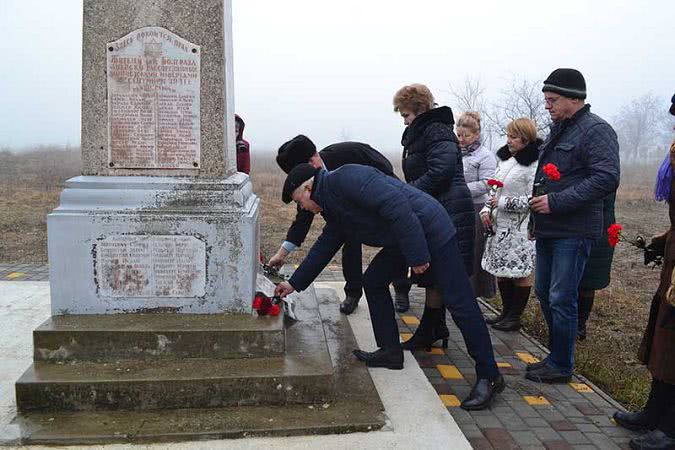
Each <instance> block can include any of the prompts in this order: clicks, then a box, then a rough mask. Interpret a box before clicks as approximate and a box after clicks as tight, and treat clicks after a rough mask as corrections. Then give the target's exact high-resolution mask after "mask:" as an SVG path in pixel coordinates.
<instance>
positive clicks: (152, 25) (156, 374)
mask: <svg viewBox="0 0 675 450" xmlns="http://www.w3.org/2000/svg"><path fill="white" fill-rule="evenodd" d="M230 2H231V0H84V21H83V70H82V175H81V176H78V177H75V178H72V179H70V180H68V181H67V182H66V186H65V189H64V191H63V193H62V195H61V202H60V205H59V206H58V207H57V208H56V209H55V210H54V211H53V212H52V213H51V214H50V215H49V217H48V237H49V264H50V285H51V312H52V316H51V318H50V319H48V320H47V321H46V322H45V323H43V324H42V325H41V326H40V327H39V328H38V329H36V330H35V331H34V333H33V344H34V362H33V364H32V365H31V367H29V368H28V369H27V370H26V372H25V373H24V374H23V375H22V377H21V378H20V379H19V380H18V381H17V382H16V401H17V410H18V412H19V416H18V423H19V424H20V426H21V429H22V433H23V436H22V442H24V443H51V444H55V443H56V444H58V443H93V442H111V441H117V442H119V441H124V442H126V441H144V440H179V439H193V438H205V437H210V438H214V437H241V436H247V435H255V434H271V433H278V434H297V433H307V432H313V433H319V432H323V433H326V432H334V431H339V432H345V431H357V430H366V429H377V428H379V427H381V426H382V425H383V423H384V421H383V417H382V414H381V412H382V405H381V403H380V402H379V398H378V397H377V395H376V393H375V391H374V389H373V385H372V381H371V380H370V377H369V376H368V373H367V371H366V370H365V368H363V367H361V366H359V367H358V368H350V370H349V371H346V372H345V370H343V369H339V368H338V369H337V371H336V370H334V365H336V366H339V364H342V365H344V364H346V361H351V358H349V357H348V356H346V354H345V352H348V351H350V350H351V348H348V347H345V346H344V345H338V344H339V343H340V342H341V341H340V340H339V339H338V334H340V335H341V336H343V337H341V339H342V340H345V339H346V342H347V343H348V346H351V347H353V345H354V344H353V335H352V334H351V330H350V329H349V326H348V324H347V322H346V321H344V320H343V319H341V318H340V317H339V314H337V313H335V311H336V309H335V308H332V313H335V314H337V317H333V319H332V320H333V322H335V323H332V324H330V326H329V328H324V322H325V321H327V320H328V319H327V316H326V317H322V315H321V314H320V312H319V304H318V303H317V300H316V297H315V296H314V292H313V291H312V290H309V291H306V292H305V293H303V294H302V295H301V298H300V299H299V300H300V301H299V302H298V303H299V304H300V305H301V306H300V307H299V309H298V311H297V313H298V316H299V317H300V322H299V323H298V324H296V325H294V326H292V327H289V328H287V327H286V326H285V324H284V319H283V317H282V316H276V317H256V316H255V315H253V314H252V299H253V296H254V292H255V289H256V284H257V283H260V282H262V281H264V280H262V279H258V275H257V274H258V266H259V260H258V258H259V256H258V255H259V243H258V232H259V231H258V219H259V200H258V198H257V197H256V196H255V194H254V193H253V190H252V186H251V182H250V180H249V178H248V176H247V175H245V174H242V173H237V172H236V162H235V157H236V150H235V145H234V130H235V128H234V109H233V83H232V78H233V77H232V36H231V30H232V24H231V22H232V19H231V4H230ZM333 306H334V305H333ZM331 336H332V337H331ZM350 339H351V340H350ZM329 348H332V350H329ZM340 361H341V363H340ZM336 380H338V382H337V383H336ZM339 380H342V382H339ZM347 381H348V382H347ZM339 385H345V386H349V388H348V389H349V391H348V392H346V393H344V392H342V393H341V392H340V390H339V389H338V390H336V386H339ZM308 404H309V405H313V404H317V405H323V408H315V410H316V412H315V413H314V414H312V415H310V416H308V415H307V411H308V409H307V405H308ZM326 405H328V406H330V408H329V407H328V406H326ZM354 405H355V406H354ZM270 408H272V409H270ZM274 408H276V409H274ZM311 408H314V407H313V406H312V407H311ZM323 409H325V411H323ZM310 410H311V409H310ZM279 416H282V417H279ZM275 420H276V422H274V421H275ZM272 422H274V424H273V425H274V426H272V425H270V424H271V423H272Z"/></svg>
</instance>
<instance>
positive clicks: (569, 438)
mask: <svg viewBox="0 0 675 450" xmlns="http://www.w3.org/2000/svg"><path fill="white" fill-rule="evenodd" d="M558 434H559V435H560V436H562V438H563V439H564V440H565V442H567V443H568V444H570V445H576V444H588V443H590V441H589V440H588V438H586V436H584V434H583V433H582V432H581V431H558Z"/></svg>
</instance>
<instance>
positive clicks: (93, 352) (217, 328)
mask: <svg viewBox="0 0 675 450" xmlns="http://www.w3.org/2000/svg"><path fill="white" fill-rule="evenodd" d="M33 344H34V359H35V361H51V362H66V361H75V360H80V361H116V360H119V359H152V358H173V359H179V358H251V357H271V356H280V355H282V354H283V353H284V350H285V329H284V323H283V317H281V316H276V317H270V316H266V317H257V316H252V315H224V314H222V315H221V314H217V315H206V314H115V315H66V316H53V317H51V318H49V319H48V320H47V321H46V322H44V323H43V324H42V325H40V327H38V328H37V329H36V330H34V331H33Z"/></svg>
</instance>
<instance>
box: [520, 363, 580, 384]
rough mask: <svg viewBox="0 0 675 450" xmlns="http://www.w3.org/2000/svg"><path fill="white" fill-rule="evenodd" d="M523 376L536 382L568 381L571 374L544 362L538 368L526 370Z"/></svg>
mask: <svg viewBox="0 0 675 450" xmlns="http://www.w3.org/2000/svg"><path fill="white" fill-rule="evenodd" d="M525 378H527V379H528V380H530V381H535V382H537V383H569V382H570V380H571V379H572V375H568V374H566V373H564V372H561V371H559V370H556V369H554V368H553V367H550V366H548V365H546V364H544V365H543V366H541V367H539V368H538V369H532V370H528V371H527V373H525Z"/></svg>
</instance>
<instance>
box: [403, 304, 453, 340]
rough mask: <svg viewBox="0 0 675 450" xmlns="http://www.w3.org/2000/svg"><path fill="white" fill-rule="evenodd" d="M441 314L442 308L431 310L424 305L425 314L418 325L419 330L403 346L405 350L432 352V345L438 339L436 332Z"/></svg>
mask: <svg viewBox="0 0 675 450" xmlns="http://www.w3.org/2000/svg"><path fill="white" fill-rule="evenodd" d="M441 313H442V308H429V307H428V306H426V305H424V312H423V313H422V318H421V319H420V324H419V325H417V329H416V330H415V333H414V334H413V335H412V337H411V338H410V339H408V340H407V341H405V342H404V343H403V344H402V345H401V347H403V350H417V349H426V350H427V351H429V350H431V344H433V343H434V342H435V341H436V339H434V330H435V329H436V328H437V327H438V321H439V315H440V314H441ZM446 346H447V338H446Z"/></svg>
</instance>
